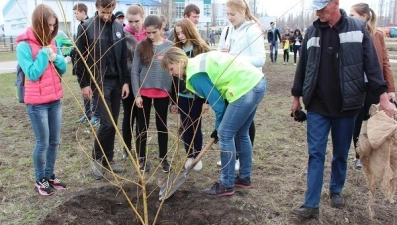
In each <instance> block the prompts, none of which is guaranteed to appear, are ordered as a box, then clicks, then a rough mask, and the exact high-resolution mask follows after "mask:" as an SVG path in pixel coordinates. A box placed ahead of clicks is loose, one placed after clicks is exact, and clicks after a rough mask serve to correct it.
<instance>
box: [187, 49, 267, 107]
mask: <svg viewBox="0 0 397 225" xmlns="http://www.w3.org/2000/svg"><path fill="white" fill-rule="evenodd" d="M198 73H206V74H207V75H208V77H209V78H210V80H211V82H212V83H213V84H214V87H215V88H216V89H218V91H219V92H220V93H221V95H222V98H224V99H226V100H227V101H228V102H229V103H232V102H234V101H236V100H237V99H239V98H240V97H241V96H243V95H245V94H246V93H248V92H249V91H250V90H251V89H252V88H253V87H255V86H256V85H257V84H258V83H259V81H260V80H261V79H262V78H263V73H262V72H261V71H259V70H258V68H256V67H255V66H253V65H252V64H250V63H249V62H246V61H243V60H241V59H238V58H236V57H235V56H232V55H230V54H227V53H222V52H217V51H211V52H207V53H203V54H200V55H197V56H196V57H194V58H191V59H189V62H188V64H187V66H186V88H187V89H188V90H189V91H191V92H193V93H195V90H194V89H193V86H192V85H191V83H190V78H192V77H193V76H194V75H195V74H198Z"/></svg>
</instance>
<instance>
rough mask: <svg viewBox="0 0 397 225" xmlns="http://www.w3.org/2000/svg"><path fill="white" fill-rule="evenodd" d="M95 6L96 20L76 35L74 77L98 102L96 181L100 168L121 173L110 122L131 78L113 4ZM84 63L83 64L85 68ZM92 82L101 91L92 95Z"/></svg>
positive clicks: (110, 0) (99, 1)
mask: <svg viewBox="0 0 397 225" xmlns="http://www.w3.org/2000/svg"><path fill="white" fill-rule="evenodd" d="M95 6H96V9H97V12H96V13H95V16H94V17H92V18H90V19H88V20H85V21H84V22H83V23H82V24H81V25H80V26H79V29H78V32H77V37H78V39H77V41H76V45H77V48H78V49H79V50H80V52H82V53H83V58H82V59H81V60H78V61H77V66H76V74H77V76H78V79H79V83H80V87H81V92H82V94H83V97H84V98H86V99H90V98H91V97H92V96H94V97H95V98H97V99H98V108H97V111H98V113H99V116H100V120H101V124H100V125H99V128H98V131H97V136H96V138H95V142H94V148H93V151H92V158H93V160H92V162H91V169H92V175H93V177H94V178H95V179H98V180H99V179H101V178H102V174H103V167H106V168H108V169H110V168H111V169H112V170H113V172H115V173H121V172H122V171H123V168H122V167H120V166H119V165H117V164H116V163H115V161H114V160H113V156H114V140H115V133H116V128H115V127H114V126H113V123H112V120H113V121H114V122H115V123H117V120H118V116H119V112H120V102H121V99H125V98H127V96H128V95H129V88H128V86H129V84H130V74H129V73H128V68H127V51H128V50H127V46H126V42H125V39H124V32H123V24H122V23H120V22H119V21H118V20H117V19H116V17H115V16H114V15H113V14H112V13H113V10H114V8H115V6H116V1H115V0H96V3H95ZM77 58H79V57H77ZM83 60H86V63H87V65H88V67H87V68H86V67H85V66H84V63H83ZM88 70H90V71H91V74H90V73H89V72H88ZM91 75H92V76H93V77H91ZM95 82H96V83H97V84H98V86H99V89H100V90H99V91H94V92H93V91H92V90H93V89H94V88H95ZM99 92H101V94H100V93H99ZM102 94H103V96H101V95H102ZM107 109H109V111H110V113H108V110H107Z"/></svg>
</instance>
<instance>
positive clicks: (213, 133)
mask: <svg viewBox="0 0 397 225" xmlns="http://www.w3.org/2000/svg"><path fill="white" fill-rule="evenodd" d="M211 138H214V139H215V141H214V144H216V143H218V141H219V139H218V131H217V130H216V129H215V130H214V131H212V134H211Z"/></svg>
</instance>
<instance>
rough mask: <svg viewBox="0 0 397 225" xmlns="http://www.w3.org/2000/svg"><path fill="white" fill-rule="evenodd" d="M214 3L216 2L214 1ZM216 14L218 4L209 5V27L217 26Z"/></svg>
mask: <svg viewBox="0 0 397 225" xmlns="http://www.w3.org/2000/svg"><path fill="white" fill-rule="evenodd" d="M215 2H216V1H215ZM217 13H218V4H215V3H213V4H211V25H212V26H217V25H218V23H217V15H216V14H217Z"/></svg>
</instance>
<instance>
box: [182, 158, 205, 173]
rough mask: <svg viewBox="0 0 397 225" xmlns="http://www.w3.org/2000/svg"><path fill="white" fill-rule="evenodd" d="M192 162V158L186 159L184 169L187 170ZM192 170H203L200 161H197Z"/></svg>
mask: <svg viewBox="0 0 397 225" xmlns="http://www.w3.org/2000/svg"><path fill="white" fill-rule="evenodd" d="M193 160H194V158H188V159H187V160H186V163H185V169H187V168H188V167H189V166H190V165H192V162H193ZM193 169H194V170H196V171H199V170H201V169H203V162H201V160H200V161H198V162H197V163H196V165H195V166H194V167H193Z"/></svg>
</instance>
